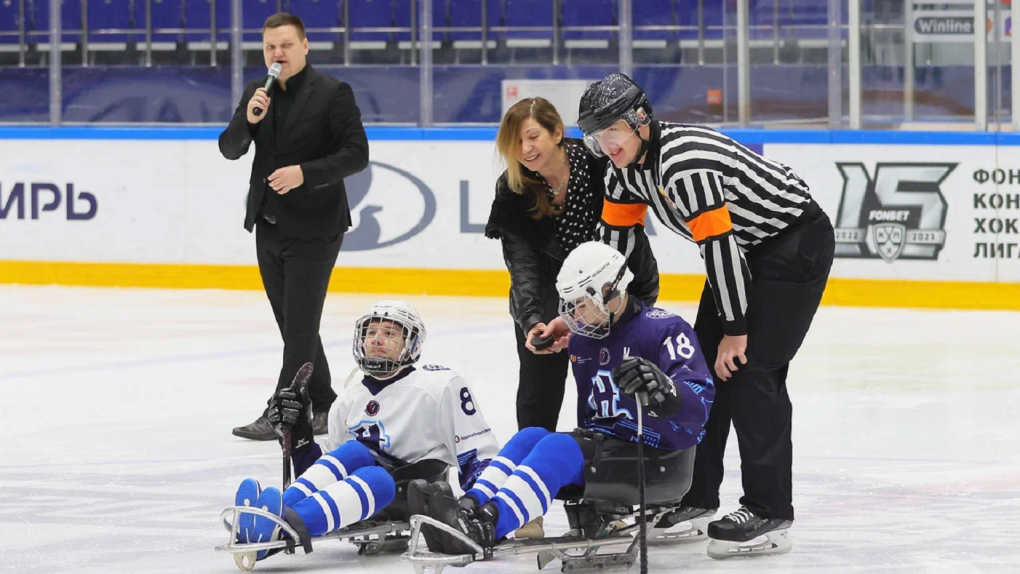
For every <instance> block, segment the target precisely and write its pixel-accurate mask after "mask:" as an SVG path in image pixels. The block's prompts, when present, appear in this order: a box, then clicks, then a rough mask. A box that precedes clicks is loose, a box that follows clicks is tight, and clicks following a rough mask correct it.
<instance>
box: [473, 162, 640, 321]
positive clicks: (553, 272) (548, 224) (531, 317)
mask: <svg viewBox="0 0 1020 574" xmlns="http://www.w3.org/2000/svg"><path fill="white" fill-rule="evenodd" d="M587 165H588V167H589V169H593V170H596V171H595V172H594V173H592V183H600V182H602V181H604V178H603V173H604V171H605V160H599V159H597V158H594V157H591V158H589V161H588V164H587ZM595 189H596V193H593V194H592V205H591V206H590V207H591V209H592V210H594V212H595V214H596V221H597V220H598V216H600V215H601V214H602V204H603V198H604V196H605V189H604V187H603V186H602V185H596V188H595ZM534 203H535V198H534V196H533V195H531V194H528V195H518V194H516V193H514V192H512V191H511V190H510V186H509V185H508V183H507V176H506V173H505V172H504V173H503V175H502V176H500V178H499V181H497V182H496V197H495V199H494V200H493V202H492V210H491V211H490V212H489V221H488V223H487V224H486V225H485V236H486V237H489V238H490V239H499V240H500V241H501V242H502V244H503V261H504V262H505V263H506V268H507V270H508V271H510V315H511V316H512V317H513V318H514V320H515V321H516V322H517V325H518V327H520V329H521V331H523V332H524V333H525V334H527V333H528V332H529V331H531V329H532V328H533V327H534V326H535V325H537V324H538V323H548V322H549V321H552V320H553V319H554V318H556V317H557V315H558V314H559V313H558V307H559V293H557V292H556V276H557V275H558V274H559V272H560V268H561V267H562V266H563V260H564V259H566V257H567V252H566V251H565V250H564V249H563V247H562V246H561V245H560V243H559V241H557V240H556V231H555V223H554V221H553V218H551V217H543V218H542V219H533V218H532V211H531V207H532V206H533V205H534ZM627 267H628V268H630V270H631V272H632V273H633V274H634V280H633V281H631V283H630V285H629V286H628V287H627V292H628V293H630V294H631V295H633V296H634V297H636V298H638V299H641V300H642V301H644V302H645V304H647V305H653V304H655V301H656V299H658V297H659V268H658V264H657V263H656V261H655V256H654V255H653V254H652V249H651V245H649V243H648V237H647V236H646V235H645V233H644V228H641V227H640V226H639V227H638V228H636V229H635V245H634V249H633V251H631V255H630V257H629V258H628V259H627Z"/></svg>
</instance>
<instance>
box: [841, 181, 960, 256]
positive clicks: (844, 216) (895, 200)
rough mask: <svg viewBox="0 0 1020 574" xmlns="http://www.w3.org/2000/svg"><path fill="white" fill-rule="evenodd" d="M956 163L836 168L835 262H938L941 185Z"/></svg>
mask: <svg viewBox="0 0 1020 574" xmlns="http://www.w3.org/2000/svg"><path fill="white" fill-rule="evenodd" d="M957 165H959V164H955V163H878V164H876V165H875V174H874V177H872V176H871V175H869V174H868V170H867V168H865V167H864V164H863V163H837V164H836V167H837V168H838V169H839V173H840V174H842V176H843V197H842V198H841V199H840V202H839V214H838V215H837V216H836V257H853V258H869V259H878V258H881V259H883V260H885V261H886V262H888V263H892V262H893V261H895V260H897V259H938V256H939V251H941V250H942V247H943V246H944V245H945V243H946V232H945V229H944V228H945V223H946V198H945V197H943V195H942V189H941V187H940V185H941V184H942V182H943V181H945V179H946V178H947V177H948V176H949V174H950V173H951V172H952V171H953V170H954V169H956V166H957Z"/></svg>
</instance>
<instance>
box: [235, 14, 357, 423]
mask: <svg viewBox="0 0 1020 574" xmlns="http://www.w3.org/2000/svg"><path fill="white" fill-rule="evenodd" d="M262 40H263V47H264V55H265V58H266V66H267V67H268V66H271V65H273V64H274V63H280V65H281V67H282V71H281V72H280V76H279V78H277V80H276V82H275V84H274V85H273V86H272V87H271V89H270V92H271V93H272V97H270V95H269V93H267V91H266V90H265V88H264V87H263V86H264V85H265V83H266V80H267V79H268V76H264V77H262V78H259V79H258V80H254V81H252V82H249V83H248V86H247V88H246V89H245V90H244V95H243V96H242V97H241V102H240V104H238V106H237V110H236V111H235V112H234V117H233V119H231V120H230V125H229V126H227V129H226V130H225V131H224V132H223V133H222V134H220V152H221V153H222V154H223V157H225V158H227V159H231V160H234V159H238V158H240V157H241V156H243V155H244V154H245V153H247V152H248V147H249V146H250V145H251V143H252V142H255V162H254V163H253V164H252V168H251V179H250V180H249V184H250V186H249V188H248V212H247V214H246V216H245V220H244V227H245V229H247V230H248V231H249V232H251V230H252V228H253V227H254V228H255V248H256V250H257V253H258V262H259V272H260V273H261V274H262V284H263V285H264V286H265V289H266V294H267V295H268V296H269V302H270V303H271V304H272V306H273V314H274V315H276V323H277V325H279V326H280V333H281V334H282V335H283V343H284V347H283V368H282V369H281V370H280V378H279V381H278V383H277V389H281V388H285V387H289V386H290V383H291V380H292V379H293V378H294V375H295V373H297V370H298V369H299V368H300V367H301V365H302V364H304V363H306V362H312V363H313V364H314V365H315V371H314V374H313V375H312V378H311V380H310V381H309V382H308V394H309V397H310V399H311V402H312V412H313V427H314V429H315V432H316V434H323V433H325V432H326V419H327V414H328V413H329V407H330V405H331V404H332V403H333V400H334V399H336V393H334V392H333V389H332V388H331V381H330V376H329V365H328V364H327V363H326V355H325V353H324V352H323V350H322V339H321V338H320V337H319V321H320V319H321V317H322V307H323V304H324V302H325V299H326V288H327V286H328V285H329V277H330V274H331V273H332V271H333V266H334V265H335V264H336V258H337V254H338V253H339V252H340V245H341V244H342V243H343V237H344V232H345V231H347V229H348V228H349V227H350V225H351V213H350V209H349V208H348V205H347V192H346V190H345V188H344V178H345V177H349V176H351V175H354V174H356V173H358V172H359V171H361V170H363V169H365V167H366V166H367V165H368V139H367V138H366V136H365V128H364V127H363V126H362V125H361V112H360V110H358V106H357V104H356V103H355V102H354V93H353V92H352V91H351V87H350V86H349V85H347V84H346V83H344V82H341V81H339V80H337V79H335V78H332V77H330V76H326V75H324V74H321V73H319V72H317V71H315V70H314V69H312V67H311V66H308V65H306V63H305V56H306V55H307V54H308V39H307V38H306V37H305V27H304V24H303V23H302V22H301V19H300V18H298V17H297V16H294V15H291V14H276V15H274V16H270V17H269V19H267V20H266V23H265V25H264V26H263V28H262ZM256 110H261V111H260V112H257V111H256ZM234 434H235V435H237V436H240V437H244V438H249V439H253V440H273V439H275V438H276V435H275V433H274V432H273V428H272V426H271V425H270V424H269V421H268V420H267V418H266V413H265V412H263V414H262V416H260V417H259V418H258V419H257V420H256V421H255V422H253V423H251V424H249V425H247V426H243V427H238V428H235V429H234Z"/></svg>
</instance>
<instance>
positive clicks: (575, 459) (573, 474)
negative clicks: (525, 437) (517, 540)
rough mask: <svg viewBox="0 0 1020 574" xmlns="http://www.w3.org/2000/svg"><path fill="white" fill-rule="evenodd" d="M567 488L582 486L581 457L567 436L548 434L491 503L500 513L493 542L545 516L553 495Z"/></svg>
mask: <svg viewBox="0 0 1020 574" xmlns="http://www.w3.org/2000/svg"><path fill="white" fill-rule="evenodd" d="M568 484H575V485H578V486H581V485H583V484H584V454H583V453H582V452H581V447H580V446H578V444H577V442H576V441H575V440H574V439H573V438H572V437H570V436H569V435H562V434H550V435H549V436H547V437H545V438H543V439H542V440H541V441H539V443H538V444H537V445H535V448H534V449H532V451H531V454H529V455H528V456H527V457H526V458H525V459H524V460H523V461H521V464H520V465H519V466H518V467H517V469H516V470H514V472H513V474H511V475H510V477H509V478H508V479H507V480H506V482H505V483H503V486H502V488H500V489H499V491H498V492H497V493H496V496H495V497H494V498H493V499H492V502H493V504H495V505H496V508H497V510H498V511H499V520H498V521H497V522H496V538H497V539H499V538H502V537H504V536H506V535H507V534H509V533H511V532H513V531H514V530H517V529H518V528H520V527H521V526H524V525H525V524H527V523H528V522H530V521H531V520H534V519H535V518H537V517H539V516H542V515H544V514H545V513H546V512H548V511H549V506H550V505H551V504H552V499H553V497H554V496H556V493H557V492H559V490H560V489H561V488H563V487H564V486H566V485H568Z"/></svg>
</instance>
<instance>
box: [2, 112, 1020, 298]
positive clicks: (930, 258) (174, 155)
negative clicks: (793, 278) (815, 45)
mask: <svg viewBox="0 0 1020 574" xmlns="http://www.w3.org/2000/svg"><path fill="white" fill-rule="evenodd" d="M368 131H369V139H370V142H371V164H370V166H369V169H368V170H366V171H365V172H362V173H361V174H358V175H357V176H354V177H352V178H348V180H347V188H348V196H349V202H350V205H351V210H352V217H353V220H354V225H353V227H352V228H351V230H350V231H349V232H348V233H347V235H346V236H345V239H344V246H343V251H342V252H341V255H340V258H339V261H338V267H337V269H336V272H335V273H334V276H333V281H332V282H331V286H330V288H331V290H333V291H343V292H388V293H428V294H434V295H503V294H505V293H506V291H507V287H508V284H509V280H508V275H507V272H506V269H505V267H504V264H503V260H502V253H501V249H500V245H499V242H498V241H493V240H490V239H487V238H485V236H484V225H485V221H486V217H487V215H488V212H489V207H490V204H491V201H492V196H493V184H494V181H495V179H496V177H497V176H498V175H499V173H500V172H501V171H502V167H501V166H500V165H499V164H498V162H497V159H496V157H495V154H494V149H493V143H492V142H493V139H494V136H495V130H493V129H488V128H480V129H463V128H456V129H443V128H437V129H430V130H422V129H414V128H370V129H369V130H368ZM727 133H729V134H730V135H731V136H733V137H735V138H736V139H737V140H738V141H740V142H742V143H744V144H745V145H748V146H749V147H751V148H752V149H755V150H756V151H760V152H763V153H764V155H765V156H766V157H769V158H772V159H775V160H777V161H780V162H782V163H785V164H787V165H789V166H791V167H792V168H793V169H794V170H795V171H796V172H797V173H798V174H799V175H800V176H801V177H802V178H803V179H804V180H805V181H806V182H807V183H808V185H809V186H810V188H811V190H812V194H813V195H814V197H815V198H816V200H817V201H818V203H819V204H820V205H821V206H822V208H823V209H824V210H825V211H826V212H827V213H828V214H829V216H830V217H831V218H832V219H833V224H834V227H835V228H836V237H837V258H836V261H835V263H834V266H833V271H832V280H831V282H830V286H829V288H828V290H827V292H826V303H829V304H844V305H878V306H902V307H948V308H993V309H994V308H1004V309H1020V231H1018V220H1020V136H1012V135H1008V134H987V133H986V134H976V133H965V132H937V133H933V132H854V131H834V132H829V131H756V130H731V131H728V132H727ZM218 134H219V130H218V129H216V128H160V129H136V128H60V129H49V128H0V283H29V284H48V283H56V284H67V285H102V286H114V285H117V286H146V287H181V288H230V289H238V288H239V289H260V288H261V282H260V279H259V276H258V271H257V268H256V266H255V265H256V262H255V249H254V238H253V237H252V236H251V235H249V234H248V233H246V232H245V231H244V229H243V227H242V223H243V219H244V210H245V198H246V193H247V182H248V176H249V170H250V166H251V158H252V156H253V155H254V154H253V153H249V155H248V156H246V157H245V158H243V159H242V160H239V161H234V162H231V161H227V160H225V159H223V158H222V156H221V155H220V154H219V151H218V149H217V142H216V137H217V136H218ZM656 223H657V222H656V221H652V222H650V224H649V232H650V234H651V235H652V236H651V241H652V245H653V249H654V250H655V253H656V256H657V258H658V261H659V268H660V272H661V273H662V297H663V298H665V299H675V300H690V299H696V298H697V297H698V295H699V294H700V290H701V287H702V285H703V282H704V272H703V269H702V266H703V264H702V261H701V258H700V256H699V252H698V249H697V248H696V247H695V246H693V245H691V244H689V243H687V242H686V241H684V240H682V239H681V238H679V237H677V236H675V235H673V234H671V233H669V232H668V231H666V230H665V229H664V228H663V227H662V226H661V225H656Z"/></svg>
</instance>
